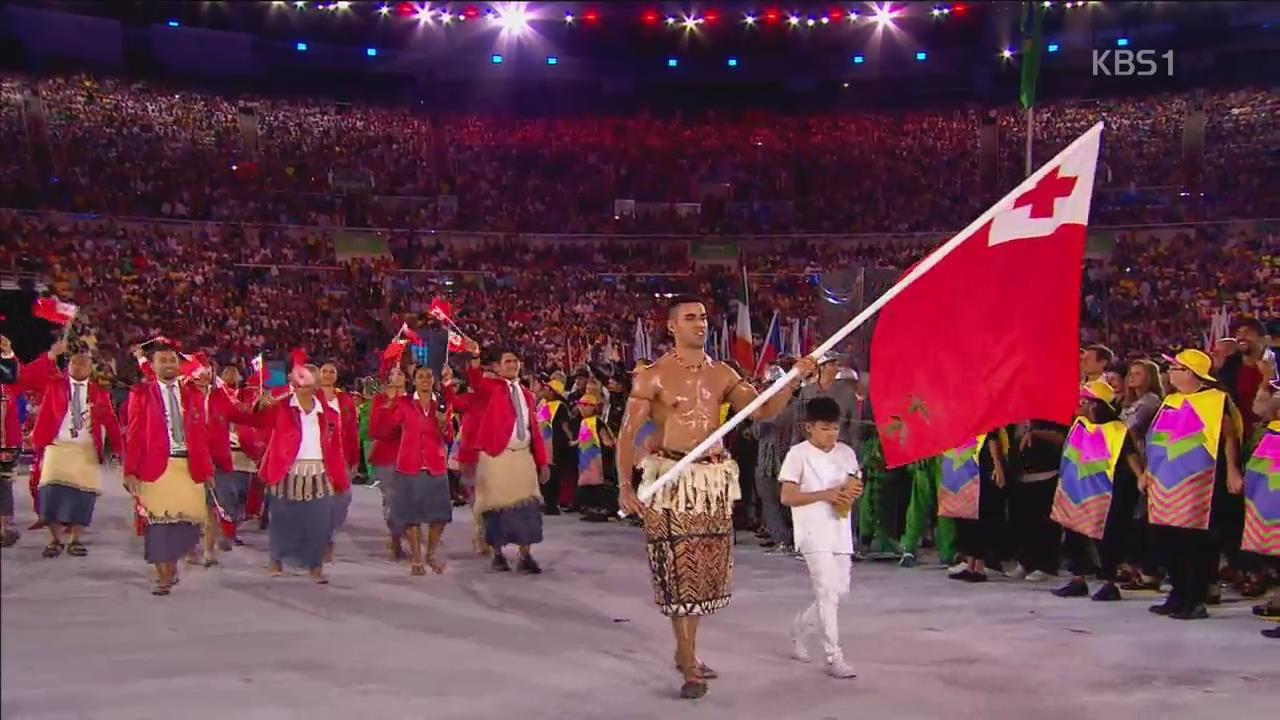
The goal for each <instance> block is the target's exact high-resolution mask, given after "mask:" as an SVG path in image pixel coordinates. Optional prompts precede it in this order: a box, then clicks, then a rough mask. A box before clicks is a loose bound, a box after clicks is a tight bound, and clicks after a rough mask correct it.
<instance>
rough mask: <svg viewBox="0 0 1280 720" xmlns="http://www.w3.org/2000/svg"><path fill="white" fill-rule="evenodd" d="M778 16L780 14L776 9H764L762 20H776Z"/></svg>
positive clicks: (770, 21)
mask: <svg viewBox="0 0 1280 720" xmlns="http://www.w3.org/2000/svg"><path fill="white" fill-rule="evenodd" d="M779 17H781V15H779V13H778V11H777V10H765V11H764V21H765V22H768V23H774V22H778V18H779Z"/></svg>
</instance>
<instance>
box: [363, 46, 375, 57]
mask: <svg viewBox="0 0 1280 720" xmlns="http://www.w3.org/2000/svg"><path fill="white" fill-rule="evenodd" d="M364 54H365V55H368V56H369V57H378V48H365V49H364Z"/></svg>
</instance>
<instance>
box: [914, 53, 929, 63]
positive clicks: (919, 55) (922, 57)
mask: <svg viewBox="0 0 1280 720" xmlns="http://www.w3.org/2000/svg"><path fill="white" fill-rule="evenodd" d="M928 58H929V54H928V53H926V52H925V51H923V50H921V51H919V52H917V53H916V62H924V61H925V60H927V59H928Z"/></svg>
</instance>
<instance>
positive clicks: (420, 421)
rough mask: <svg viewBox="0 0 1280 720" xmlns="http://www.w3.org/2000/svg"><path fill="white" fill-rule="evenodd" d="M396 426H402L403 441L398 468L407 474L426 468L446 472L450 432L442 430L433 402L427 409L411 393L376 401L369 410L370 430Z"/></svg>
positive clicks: (437, 472) (396, 462)
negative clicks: (448, 435)
mask: <svg viewBox="0 0 1280 720" xmlns="http://www.w3.org/2000/svg"><path fill="white" fill-rule="evenodd" d="M384 398H385V396H384ZM397 426H398V427H399V428H400V443H399V451H398V452H397V453H396V458H395V465H396V470H398V471H399V472H402V473H404V474H406V475H414V474H416V473H418V472H419V471H421V470H423V469H426V471H427V472H428V473H430V474H432V475H443V474H445V472H446V471H447V470H448V468H447V467H446V466H445V456H446V454H447V453H446V438H447V435H446V434H445V433H443V432H441V428H440V422H439V420H437V419H436V415H435V407H434V404H433V406H432V408H431V410H430V412H429V413H428V412H426V411H424V410H423V409H422V405H421V404H420V403H418V401H417V400H415V399H413V398H411V397H400V398H397V399H396V400H395V402H381V403H374V406H373V409H372V410H370V411H369V433H370V434H373V433H375V432H378V433H385V432H387V431H388V429H389V428H391V427H397Z"/></svg>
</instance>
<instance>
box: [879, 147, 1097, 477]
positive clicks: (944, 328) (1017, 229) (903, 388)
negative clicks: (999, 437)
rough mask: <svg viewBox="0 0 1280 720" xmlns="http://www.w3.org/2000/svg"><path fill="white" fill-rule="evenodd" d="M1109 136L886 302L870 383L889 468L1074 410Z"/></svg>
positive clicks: (1035, 180)
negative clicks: (1092, 219) (1090, 248)
mask: <svg viewBox="0 0 1280 720" xmlns="http://www.w3.org/2000/svg"><path fill="white" fill-rule="evenodd" d="M1101 135H1102V124H1101V123H1099V124H1097V125H1095V126H1094V127H1093V128H1091V129H1090V130H1089V131H1088V132H1086V133H1085V134H1084V135H1081V136H1080V137H1079V138H1077V139H1076V140H1075V142H1073V143H1072V144H1071V145H1070V146H1068V147H1067V149H1066V150H1063V151H1062V152H1061V153H1059V154H1058V156H1057V157H1055V158H1053V159H1052V160H1050V161H1049V162H1048V163H1046V164H1045V165H1044V166H1043V167H1041V168H1040V169H1039V170H1037V171H1036V172H1035V173H1034V174H1032V175H1031V177H1029V178H1027V179H1026V180H1025V181H1024V182H1023V183H1022V184H1021V185H1019V186H1018V187H1017V188H1015V189H1014V190H1013V191H1012V192H1010V193H1009V194H1008V195H1006V196H1005V197H1004V198H1003V199H1001V200H1000V201H999V202H997V203H996V204H995V205H994V206H993V207H992V208H991V209H989V210H988V211H987V212H985V213H983V214H982V216H981V217H979V218H978V219H977V220H975V221H974V222H973V223H971V224H970V225H969V227H967V228H965V229H964V230H962V231H961V232H960V233H959V234H957V235H956V236H955V237H953V238H952V239H951V240H949V241H948V242H947V243H945V244H944V245H942V246H941V247H940V248H938V249H937V250H935V251H934V252H933V253H932V254H931V255H930V256H929V257H927V258H925V259H924V260H922V261H921V262H920V263H919V264H918V265H917V266H916V267H914V268H912V269H911V270H910V271H909V272H908V274H907V276H906V277H904V278H903V282H902V283H901V284H900V287H901V289H900V290H899V291H898V292H897V294H896V295H894V296H893V297H892V299H890V300H888V302H887V303H886V304H885V305H884V308H883V309H882V310H881V311H880V315H879V319H878V320H877V322H876V328H875V334H874V335H873V337H872V341H871V367H870V386H871V387H870V390H871V407H872V410H873V412H874V415H875V420H876V425H877V427H878V428H879V430H880V438H881V440H882V442H883V446H884V458H885V462H886V464H887V465H888V466H889V467H898V466H900V465H905V464H907V463H911V462H915V461H917V460H921V459H924V458H928V457H933V456H935V455H938V454H940V453H942V452H945V451H947V450H950V449H953V448H957V447H960V446H962V445H964V444H965V443H966V442H968V441H971V440H972V439H973V438H974V437H976V436H977V435H979V434H981V433H986V432H989V431H991V430H994V429H996V428H998V427H1001V426H1004V425H1008V424H1011V423H1017V422H1022V421H1025V420H1031V419H1042V420H1053V421H1057V422H1062V423H1066V422H1068V421H1069V420H1070V419H1071V416H1072V415H1073V413H1074V411H1075V407H1076V404H1077V394H1078V388H1077V385H1078V384H1079V348H1078V343H1079V339H1080V338H1079V335H1080V327H1079V326H1080V275H1081V271H1082V263H1083V260H1084V248H1085V230H1086V226H1087V224H1088V221H1089V204H1090V201H1091V200H1092V198H1093V178H1094V171H1095V169H1096V166H1097V162H1098V146H1099V140H1100V138H1101ZM896 289H898V288H895V290H896ZM890 292H893V291H892V290H891V291H890Z"/></svg>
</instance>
